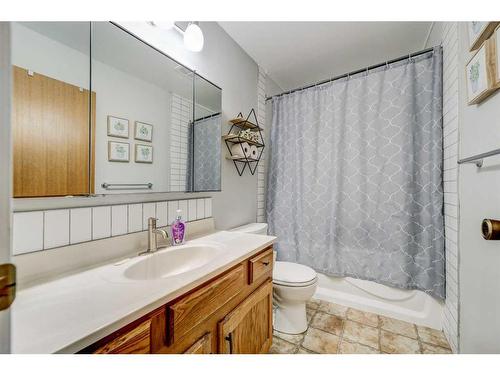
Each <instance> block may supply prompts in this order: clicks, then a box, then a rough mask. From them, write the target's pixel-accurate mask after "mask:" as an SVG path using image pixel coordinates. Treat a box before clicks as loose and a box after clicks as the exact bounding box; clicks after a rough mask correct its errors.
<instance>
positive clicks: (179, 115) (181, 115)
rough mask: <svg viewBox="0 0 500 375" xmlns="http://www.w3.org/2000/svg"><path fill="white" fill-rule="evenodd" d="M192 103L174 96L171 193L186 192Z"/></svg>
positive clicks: (172, 110)
mask: <svg viewBox="0 0 500 375" xmlns="http://www.w3.org/2000/svg"><path fill="white" fill-rule="evenodd" d="M192 111H193V110H192V101H190V100H188V99H186V98H183V97H182V96H179V95H177V94H172V103H171V117H172V121H171V125H170V191H185V190H186V165H187V151H188V148H187V144H188V141H187V138H188V126H189V122H190V121H191V117H192V116H193V113H192Z"/></svg>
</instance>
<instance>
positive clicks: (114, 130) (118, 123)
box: [108, 116, 129, 138]
mask: <svg viewBox="0 0 500 375" xmlns="http://www.w3.org/2000/svg"><path fill="white" fill-rule="evenodd" d="M108 136H109V137H118V138H128V137H129V121H128V120H127V119H125V118H120V117H116V116H108Z"/></svg>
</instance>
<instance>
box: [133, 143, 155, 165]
mask: <svg viewBox="0 0 500 375" xmlns="http://www.w3.org/2000/svg"><path fill="white" fill-rule="evenodd" d="M135 162H136V163H150V164H151V163H152V162H153V146H149V145H135Z"/></svg>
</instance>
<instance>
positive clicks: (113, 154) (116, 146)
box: [108, 141, 130, 163]
mask: <svg viewBox="0 0 500 375" xmlns="http://www.w3.org/2000/svg"><path fill="white" fill-rule="evenodd" d="M108 161H119V162H125V163H128V162H129V161H130V145H129V144H128V143H125V142H114V141H108Z"/></svg>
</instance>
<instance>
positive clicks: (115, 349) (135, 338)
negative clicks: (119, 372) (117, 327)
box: [94, 320, 151, 354]
mask: <svg viewBox="0 0 500 375" xmlns="http://www.w3.org/2000/svg"><path fill="white" fill-rule="evenodd" d="M150 331H151V320H146V321H145V322H143V323H141V324H139V325H138V326H137V327H135V328H133V329H131V330H130V331H128V332H126V333H123V334H121V335H120V336H118V337H117V338H115V339H113V340H112V341H110V342H108V343H107V344H106V345H104V346H102V347H100V348H99V349H97V350H96V351H95V352H94V353H96V354H147V353H150V352H151V345H150V339H151V338H150Z"/></svg>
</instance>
